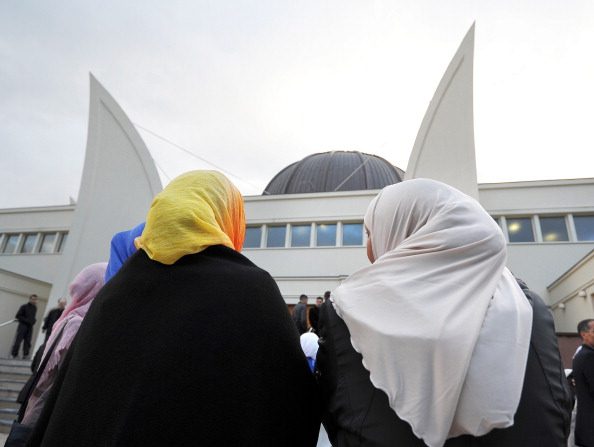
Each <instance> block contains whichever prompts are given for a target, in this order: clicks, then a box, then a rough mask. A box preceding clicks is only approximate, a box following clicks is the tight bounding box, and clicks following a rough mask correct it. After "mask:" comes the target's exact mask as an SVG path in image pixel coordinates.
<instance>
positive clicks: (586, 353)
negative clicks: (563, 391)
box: [573, 319, 594, 447]
mask: <svg viewBox="0 0 594 447" xmlns="http://www.w3.org/2000/svg"><path fill="white" fill-rule="evenodd" d="M577 329H578V333H579V334H580V337H582V349H580V351H579V352H578V353H577V354H576V355H575V357H574V358H573V377H574V380H575V387H576V397H577V413H576V418H575V444H576V445H579V446H584V447H594V320H593V319H588V320H583V321H580V322H579V324H578V328H577Z"/></svg>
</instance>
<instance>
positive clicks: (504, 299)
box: [317, 179, 566, 447]
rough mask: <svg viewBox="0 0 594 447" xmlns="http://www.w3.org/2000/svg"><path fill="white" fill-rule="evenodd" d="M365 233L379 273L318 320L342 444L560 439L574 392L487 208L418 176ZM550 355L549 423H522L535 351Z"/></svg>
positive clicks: (321, 363) (337, 296)
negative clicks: (542, 335) (537, 334)
mask: <svg viewBox="0 0 594 447" xmlns="http://www.w3.org/2000/svg"><path fill="white" fill-rule="evenodd" d="M365 227H366V230H367V231H368V234H369V238H368V247H367V248H368V250H367V252H368V257H369V259H370V261H371V262H372V265H370V266H368V267H365V268H363V269H361V270H360V271H358V272H356V273H354V274H353V275H352V276H351V277H349V278H348V279H347V280H345V281H344V282H343V283H342V285H341V286H340V287H338V288H337V289H336V290H335V291H334V292H333V302H332V304H331V305H326V306H325V308H324V309H323V311H322V314H321V317H320V338H321V340H320V350H319V352H318V358H317V364H318V369H319V371H320V376H321V379H320V380H321V385H322V390H323V394H324V400H325V404H326V416H325V421H324V422H325V425H326V429H327V430H328V433H329V435H330V439H331V440H332V443H333V445H334V446H335V447H342V446H353V445H361V446H366V447H369V446H423V445H428V446H430V447H437V446H442V445H444V444H445V445H448V446H454V445H455V446H466V445H501V446H503V445H505V446H510V445H518V446H519V445H539V446H544V445H551V446H553V445H562V442H561V440H562V439H564V436H565V434H564V432H565V429H566V428H565V425H564V424H565V419H564V418H565V413H564V409H563V408H562V407H563V404H562V401H563V400H564V397H565V396H566V394H565V391H566V390H565V388H564V382H563V381H562V378H561V376H562V373H561V363H560V357H559V354H558V349H557V348H556V346H555V347H552V346H551V343H550V342H551V340H552V339H554V330H553V328H552V325H551V324H550V323H551V321H549V320H547V317H546V315H545V316H543V317H542V318H540V317H539V322H538V324H537V323H536V319H535V327H534V328H533V327H532V324H533V315H532V309H533V307H534V309H535V312H536V305H535V303H534V300H533V299H531V298H530V299H529V300H527V299H526V296H525V294H524V293H523V292H522V289H521V288H520V286H519V285H518V283H517V281H516V280H515V278H514V277H513V276H512V274H511V273H510V271H509V270H508V269H507V268H506V267H505V261H506V247H505V239H504V237H503V234H502V233H501V231H500V229H499V227H498V226H497V224H496V223H495V222H494V220H493V219H492V218H491V217H490V216H489V215H488V214H487V213H486V212H485V211H484V209H483V208H482V207H481V206H480V204H478V202H476V201H475V200H473V199H471V198H469V197H468V196H466V195H464V194H462V193H461V192H459V191H458V190H456V189H454V188H452V187H449V186H447V185H445V184H443V183H440V182H436V181H433V180H427V179H417V180H410V181H406V182H402V183H399V184H397V185H392V186H388V187H386V188H384V189H383V190H382V192H381V193H380V194H379V195H378V196H377V197H376V198H375V199H374V200H373V201H372V202H371V204H370V205H369V208H368V210H367V213H366V215H365ZM531 304H532V306H531ZM538 304H539V303H538ZM539 309H540V307H539ZM545 312H547V311H546V309H545ZM540 313H541V312H540V310H539V315H540ZM545 320H546V321H545ZM537 328H538V329H539V330H540V329H542V330H543V331H544V332H548V333H547V337H548V338H547V340H548V341H546V340H545V344H546V349H544V348H543V349H544V351H546V352H544V351H543V349H541V348H535V349H533V346H532V345H531V332H532V334H533V336H534V330H535V329H537ZM551 337H552V338H551ZM541 345H542V343H541ZM541 347H542V346H541ZM539 349H540V351H543V352H541V356H540V357H541V358H543V356H544V357H546V358H547V359H549V360H550V359H552V360H551V361H550V363H551V365H549V366H553V372H552V374H549V376H548V379H547V380H546V382H547V387H542V388H541V390H540V391H541V394H543V395H546V396H545V397H544V398H542V399H540V400H542V401H543V402H544V403H543V402H538V405H537V406H540V407H541V410H540V411H543V412H544V413H545V414H544V415H543V417H544V418H545V419H547V417H550V418H549V419H547V421H549V422H550V424H549V425H551V427H547V428H545V429H544V430H543V429H541V428H538V429H536V428H535V429H534V430H532V429H530V428H528V427H526V426H523V427H520V428H519V429H518V426H519V424H518V423H516V425H514V427H513V428H511V429H510V428H508V427H511V426H512V425H513V424H514V416H515V415H516V412H517V410H518V406H519V404H520V399H521V397H524V395H523V388H524V394H525V393H526V389H527V386H523V385H524V377H525V374H526V368H527V361H528V359H529V357H530V356H529V351H532V350H534V355H537V354H538V352H539ZM547 349H548V351H547ZM554 350H556V357H555V353H554V352H553V351H554ZM551 353H552V354H551ZM540 361H541V360H539V359H535V362H536V364H538V363H539V362H540ZM528 363H529V362H528ZM528 366H529V370H530V367H531V366H530V364H529V365H528ZM543 370H544V369H543V368H542V367H541V368H540V372H539V374H540V375H541V376H543V375H545V376H546V374H544V373H543V372H542V371H543ZM556 370H558V372H559V378H558V379H557V376H556ZM551 377H552V381H553V382H554V383H553V385H551V384H550V383H548V382H550V381H551V380H550V379H551ZM538 380H540V379H538ZM547 388H548V389H547ZM380 390H381V391H380ZM551 390H552V391H551ZM555 393H556V394H555ZM554 394H555V395H554ZM536 403H537V402H536V401H535V400H534V399H533V400H532V401H530V402H528V403H527V404H526V405H528V407H532V406H534V404H536ZM531 411H532V410H531ZM534 411H537V412H538V411H539V410H538V409H536V408H535V409H534ZM547 421H543V420H542V419H541V421H540V422H547ZM516 422H517V421H516ZM540 422H539V423H540ZM523 425H526V424H523ZM535 425H536V424H535ZM500 429H504V430H500ZM502 433H503V435H502ZM485 435H486V436H485ZM533 435H534V436H533ZM452 438H455V439H452ZM448 439H450V441H448Z"/></svg>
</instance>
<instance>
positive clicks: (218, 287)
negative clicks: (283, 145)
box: [29, 246, 319, 447]
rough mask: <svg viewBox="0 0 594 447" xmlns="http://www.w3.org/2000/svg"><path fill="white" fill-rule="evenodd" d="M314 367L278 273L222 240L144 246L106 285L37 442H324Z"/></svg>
mask: <svg viewBox="0 0 594 447" xmlns="http://www.w3.org/2000/svg"><path fill="white" fill-rule="evenodd" d="M316 399H317V396H316V389H315V379H314V378H313V375H312V374H311V373H310V371H309V369H308V364H307V360H306V359H305V356H304V355H303V352H302V351H301V347H300V344H299V336H298V334H297V331H296V330H295V325H294V324H293V322H292V321H291V318H290V316H289V313H288V311H287V306H286V304H285V303H284V301H283V299H282V297H281V295H280V293H279V290H278V288H277V286H276V283H275V282H274V281H273V280H272V278H271V277H270V275H269V274H268V273H266V272H265V271H263V270H261V269H259V268H258V267H256V266H255V265H253V264H252V263H251V262H250V261H249V260H248V259H247V258H245V257H244V256H242V255H241V254H240V253H237V252H235V251H234V250H231V249H229V248H226V247H223V246H214V247H209V248H208V249H206V250H205V251H203V252H201V253H198V254H194V255H189V256H184V257H183V258H181V259H180V260H178V261H177V262H176V263H175V264H174V265H172V266H166V265H163V264H160V263H158V262H155V261H151V260H150V259H149V258H148V257H147V256H146V254H145V253H144V252H143V251H142V250H139V251H138V252H137V253H136V254H135V255H133V256H132V257H131V258H130V259H129V260H128V262H127V263H126V264H125V265H124V267H123V268H122V269H121V270H120V271H119V272H118V274H117V275H116V276H114V277H113V278H112V279H111V280H110V281H109V282H108V283H107V284H106V285H105V286H104V288H103V289H102V290H101V291H100V292H99V294H98V295H97V297H96V299H95V301H94V303H93V305H92V306H91V309H90V310H89V312H88V314H87V316H86V318H85V320H84V321H83V323H82V325H81V327H80V330H79V332H78V335H77V337H76V339H75V340H74V342H73V344H72V346H71V349H70V351H69V353H68V354H67V356H66V358H65V364H64V366H63V368H62V369H61V370H60V372H59V374H58V377H57V379H56V382H55V386H54V388H53V390H52V393H51V395H50V397H49V398H48V402H47V404H46V406H45V408H44V410H43V412H42V414H41V417H40V421H39V424H38V426H37V427H36V430H35V431H34V433H33V437H32V439H31V441H30V444H29V445H42V446H60V447H65V446H76V447H80V446H143V447H145V446H195V445H204V446H258V447H261V446H275V447H278V446H295V447H303V446H315V444H316V440H317V435H318V430H319V413H318V410H317V408H318V407H317V405H316Z"/></svg>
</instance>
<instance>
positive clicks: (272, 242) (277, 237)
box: [266, 225, 287, 247]
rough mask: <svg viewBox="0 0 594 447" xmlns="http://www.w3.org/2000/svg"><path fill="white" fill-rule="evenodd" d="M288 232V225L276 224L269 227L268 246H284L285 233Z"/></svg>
mask: <svg viewBox="0 0 594 447" xmlns="http://www.w3.org/2000/svg"><path fill="white" fill-rule="evenodd" d="M286 232H287V226H286V225H283V226H280V225H276V226H270V227H268V232H267V235H266V246H267V247H284V246H285V234H286Z"/></svg>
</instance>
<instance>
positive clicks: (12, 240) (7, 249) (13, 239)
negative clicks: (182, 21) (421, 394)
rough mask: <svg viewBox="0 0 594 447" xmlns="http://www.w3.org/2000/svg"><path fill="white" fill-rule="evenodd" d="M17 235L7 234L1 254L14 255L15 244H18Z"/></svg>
mask: <svg viewBox="0 0 594 447" xmlns="http://www.w3.org/2000/svg"><path fill="white" fill-rule="evenodd" d="M19 236H20V235H18V234H7V235H6V236H5V237H6V243H5V244H4V248H3V250H2V253H14V252H15V250H16V246H17V243H18V242H19Z"/></svg>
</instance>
